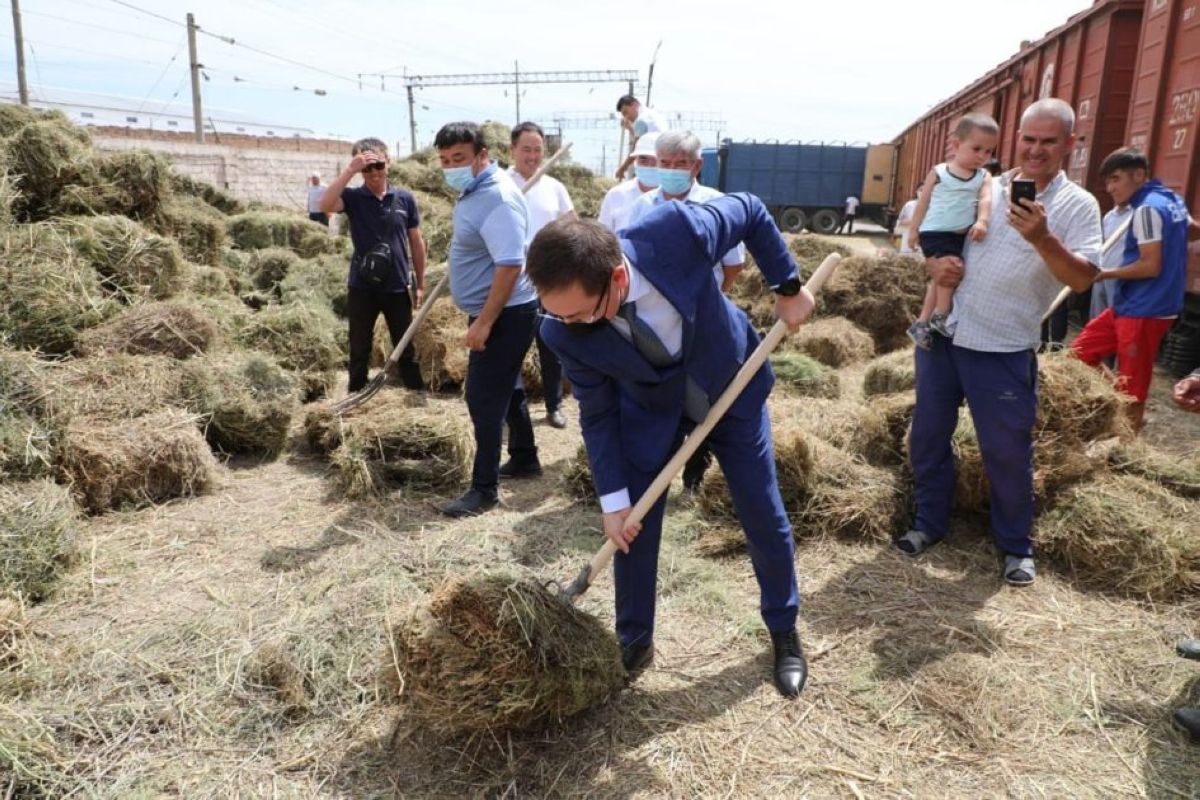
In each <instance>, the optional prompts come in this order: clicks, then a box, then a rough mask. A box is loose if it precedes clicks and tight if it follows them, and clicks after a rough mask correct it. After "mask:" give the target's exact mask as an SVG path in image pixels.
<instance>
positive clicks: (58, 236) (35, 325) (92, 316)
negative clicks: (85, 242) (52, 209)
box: [0, 223, 119, 353]
mask: <svg viewBox="0 0 1200 800" xmlns="http://www.w3.org/2000/svg"><path fill="white" fill-rule="evenodd" d="M0 235H2V236H3V248H2V250H0V331H3V332H4V333H5V334H6V335H7V336H8V337H9V342H10V343H11V344H12V345H15V346H17V347H22V348H28V349H31V350H41V351H43V352H47V353H66V352H68V351H69V350H70V349H71V348H72V347H73V346H74V344H75V340H76V338H77V337H78V336H79V334H80V332H81V331H83V330H86V329H87V328H90V327H92V326H94V325H99V324H100V323H101V322H103V321H104V320H106V319H108V318H109V317H110V316H112V315H113V314H114V313H116V312H117V310H118V309H119V305H118V304H117V303H116V302H115V301H114V300H113V299H112V298H111V297H110V296H109V295H108V293H107V292H105V291H104V290H103V289H102V288H101V284H100V276H99V275H98V274H97V273H96V270H95V269H93V268H92V267H91V265H89V264H87V263H86V262H85V261H84V260H83V259H81V258H80V257H79V256H78V255H77V254H76V253H75V251H74V249H73V248H72V247H70V245H69V243H68V241H67V239H66V236H65V234H64V233H63V232H62V231H61V230H58V229H56V228H55V227H54V226H51V225H48V224H45V223H39V224H37V225H20V226H16V227H13V228H10V229H7V230H5V231H4V232H3V234H0Z"/></svg>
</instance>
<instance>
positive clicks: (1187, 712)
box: [1172, 708, 1200, 744]
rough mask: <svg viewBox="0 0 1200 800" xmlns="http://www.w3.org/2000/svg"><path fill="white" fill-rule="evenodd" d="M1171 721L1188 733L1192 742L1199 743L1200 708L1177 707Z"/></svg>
mask: <svg viewBox="0 0 1200 800" xmlns="http://www.w3.org/2000/svg"><path fill="white" fill-rule="evenodd" d="M1172 722H1174V723H1175V727H1176V728H1178V729H1179V730H1181V731H1183V732H1184V733H1186V734H1187V735H1188V737H1189V738H1190V739H1191V740H1192V744H1200V708H1177V709H1175V716H1174V717H1173V718H1172Z"/></svg>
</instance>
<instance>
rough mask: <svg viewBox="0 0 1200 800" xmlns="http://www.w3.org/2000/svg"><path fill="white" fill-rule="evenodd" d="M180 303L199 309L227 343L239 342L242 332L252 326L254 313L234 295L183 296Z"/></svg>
mask: <svg viewBox="0 0 1200 800" xmlns="http://www.w3.org/2000/svg"><path fill="white" fill-rule="evenodd" d="M177 299H178V300H179V302H182V303H188V304H189V305H192V306H194V307H195V308H197V309H199V310H200V311H201V312H202V313H203V314H204V315H205V316H206V317H207V318H208V319H209V320H210V321H211V322H212V323H213V324H214V325H216V326H217V330H219V331H220V332H221V337H222V338H223V339H225V340H226V341H231V342H232V341H238V339H239V337H240V335H241V333H242V331H244V330H245V329H246V326H247V325H249V324H250V320H251V319H252V318H253V316H254V312H253V311H251V310H250V309H249V308H247V307H246V304H245V303H243V302H242V301H241V300H240V299H238V298H237V297H235V296H234V295H232V294H213V295H207V296H206V295H200V296H187V295H183V296H180V297H179V298H177Z"/></svg>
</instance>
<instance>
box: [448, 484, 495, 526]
mask: <svg viewBox="0 0 1200 800" xmlns="http://www.w3.org/2000/svg"><path fill="white" fill-rule="evenodd" d="M499 503H500V501H499V500H497V499H496V498H495V497H490V496H488V495H486V494H484V493H483V492H481V491H479V490H478V489H471V490H470V491H468V492H467V493H466V494H464V495H463V496H462V497H460V498H458V499H457V500H455V501H454V502H452V503H448V504H446V505H444V506H442V513H443V514H445V515H446V516H448V517H455V518H456V519H462V518H463V517H476V516H479V515H480V514H482V513H483V512H485V511H491V510H492V509H493V508H495V507H496V506H497V505H499Z"/></svg>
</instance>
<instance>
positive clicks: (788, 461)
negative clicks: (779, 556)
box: [589, 425, 814, 519]
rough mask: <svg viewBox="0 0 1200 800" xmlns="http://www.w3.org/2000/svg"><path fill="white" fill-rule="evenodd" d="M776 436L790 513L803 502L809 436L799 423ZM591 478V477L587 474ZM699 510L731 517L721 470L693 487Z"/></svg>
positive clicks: (809, 475)
mask: <svg viewBox="0 0 1200 800" xmlns="http://www.w3.org/2000/svg"><path fill="white" fill-rule="evenodd" d="M774 435H775V473H776V476H777V478H778V481H779V492H780V494H781V495H782V496H783V506H784V508H786V509H787V510H788V512H789V513H790V512H792V511H793V510H794V509H796V508H798V507H800V506H801V505H803V503H804V501H805V499H806V498H807V496H808V490H809V486H810V485H811V482H812V480H813V479H814V476H813V457H812V449H811V445H810V442H811V437H810V436H809V435H808V434H807V432H806V431H805V430H804V429H802V428H800V427H799V426H795V425H792V426H777V427H776V430H775V431H774ZM589 477H590V476H589ZM696 501H697V503H698V504H699V506H700V510H701V511H703V512H704V513H706V514H708V515H710V516H713V517H723V518H725V519H733V518H734V513H733V498H732V497H730V495H729V484H728V483H726V482H725V474H724V473H723V472H722V471H721V470H720V469H710V470H708V471H707V472H706V473H704V479H703V480H702V481H701V482H700V486H699V487H697V489H696Z"/></svg>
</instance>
